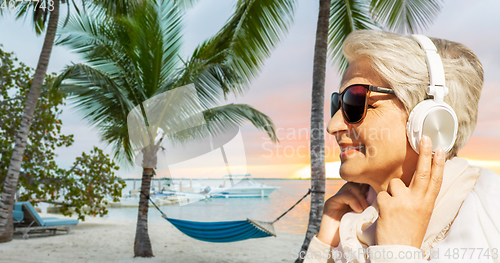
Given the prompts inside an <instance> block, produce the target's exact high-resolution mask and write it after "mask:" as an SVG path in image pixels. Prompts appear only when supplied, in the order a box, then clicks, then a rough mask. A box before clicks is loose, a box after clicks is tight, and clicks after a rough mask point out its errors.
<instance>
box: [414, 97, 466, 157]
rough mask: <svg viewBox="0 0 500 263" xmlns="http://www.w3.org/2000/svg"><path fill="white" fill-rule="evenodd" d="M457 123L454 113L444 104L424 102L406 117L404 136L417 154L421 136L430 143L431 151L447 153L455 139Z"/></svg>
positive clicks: (431, 101) (430, 101)
mask: <svg viewBox="0 0 500 263" xmlns="http://www.w3.org/2000/svg"><path fill="white" fill-rule="evenodd" d="M457 131H458V121H457V115H456V114H455V111H454V110H453V109H452V108H451V107H450V105H448V104H446V103H444V102H443V103H439V104H438V103H436V102H434V101H433V100H430V99H428V100H424V101H423V102H421V103H419V104H417V106H415V108H414V109H413V110H412V112H411V113H410V116H409V117H408V122H407V124H406V135H407V137H408V142H409V143H410V145H411V147H412V148H413V150H415V152H416V153H419V147H420V139H421V138H422V136H423V135H426V136H428V137H429V138H430V139H431V141H432V151H433V152H435V151H436V150H438V149H443V150H444V151H445V152H449V151H450V150H451V148H452V147H453V145H454V144H455V140H456V138H457Z"/></svg>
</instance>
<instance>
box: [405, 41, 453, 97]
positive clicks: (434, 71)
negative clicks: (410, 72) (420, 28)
mask: <svg viewBox="0 0 500 263" xmlns="http://www.w3.org/2000/svg"><path fill="white" fill-rule="evenodd" d="M412 37H413V38H414V39H415V40H416V41H417V42H418V44H419V45H420V47H421V48H422V49H423V50H425V60H426V62H427V68H428V70H429V82H430V84H429V89H428V90H427V94H428V95H432V96H434V101H436V102H437V103H442V102H443V97H444V96H446V95H447V94H448V88H446V85H445V77H444V68H443V63H442V62H441V56H439V54H438V53H437V48H436V46H435V45H434V43H433V42H432V40H430V39H429V38H428V37H427V36H424V35H412Z"/></svg>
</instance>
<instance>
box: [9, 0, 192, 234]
mask: <svg viewBox="0 0 500 263" xmlns="http://www.w3.org/2000/svg"><path fill="white" fill-rule="evenodd" d="M91 1H93V2H96V3H100V4H102V5H104V6H111V5H112V4H114V6H123V3H122V2H127V3H129V5H130V3H134V1H128V0H123V1H122V0H91ZM179 1H181V0H179ZM185 1H187V2H189V1H192V0H185ZM60 3H66V4H67V8H68V14H67V16H66V19H65V23H64V24H66V22H67V21H68V19H69V10H70V3H72V4H73V6H74V8H75V9H76V10H77V12H78V13H79V12H80V11H79V10H78V7H77V5H76V3H75V1H74V0H40V1H16V2H15V4H16V10H18V12H17V17H16V19H19V18H22V17H26V16H29V15H30V13H32V15H33V24H34V28H35V32H36V34H37V35H40V34H42V33H43V31H44V30H45V29H47V30H46V34H45V39H44V42H43V46H42V51H41V53H40V57H39V59H38V64H37V67H36V70H35V75H34V76H33V83H32V85H31V88H30V92H29V94H28V99H27V100H26V104H25V107H24V111H23V117H22V120H21V125H20V127H19V130H18V132H17V135H16V143H15V146H14V151H13V152H12V157H11V160H10V164H9V168H8V173H7V176H6V178H5V182H4V188H3V192H2V193H1V196H0V243H3V242H8V241H11V240H12V237H13V233H14V231H13V230H14V229H13V225H12V210H13V208H14V195H15V193H16V191H17V184H18V181H19V171H20V169H21V164H22V160H23V156H24V151H25V149H26V142H27V140H28V133H29V130H30V127H31V122H32V120H33V115H34V111H35V109H36V105H37V102H38V98H39V97H40V93H41V89H42V84H43V80H44V79H45V74H46V73H47V68H48V65H49V59H50V54H51V53H52V46H53V44H54V39H55V36H56V32H57V25H58V21H59V7H60ZM82 4H83V8H84V10H85V0H82ZM9 5H10V3H9ZM3 11H4V10H3V9H0V15H3ZM114 11H116V10H114V9H110V10H108V13H110V14H113V12H114ZM120 11H121V12H124V11H123V9H121V10H120ZM47 17H48V19H47Z"/></svg>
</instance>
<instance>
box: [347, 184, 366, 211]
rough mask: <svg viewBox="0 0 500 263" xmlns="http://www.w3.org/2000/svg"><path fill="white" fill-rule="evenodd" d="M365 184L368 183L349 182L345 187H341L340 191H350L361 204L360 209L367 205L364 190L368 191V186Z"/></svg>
mask: <svg viewBox="0 0 500 263" xmlns="http://www.w3.org/2000/svg"><path fill="white" fill-rule="evenodd" d="M367 186H368V185H365V184H356V183H351V184H349V185H346V187H345V188H344V189H342V192H346V191H349V192H351V193H352V194H353V195H354V196H355V197H356V198H357V199H358V201H359V203H360V204H361V206H362V209H363V210H364V209H366V208H367V207H368V206H369V204H368V201H366V192H368V189H370V186H368V187H367Z"/></svg>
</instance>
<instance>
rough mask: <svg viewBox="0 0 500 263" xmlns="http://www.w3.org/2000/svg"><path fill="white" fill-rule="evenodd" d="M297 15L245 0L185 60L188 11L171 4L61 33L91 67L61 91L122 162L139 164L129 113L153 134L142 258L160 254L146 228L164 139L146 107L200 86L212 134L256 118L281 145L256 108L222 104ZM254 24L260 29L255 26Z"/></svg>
mask: <svg viewBox="0 0 500 263" xmlns="http://www.w3.org/2000/svg"><path fill="white" fill-rule="evenodd" d="M292 11H293V8H292V6H291V5H290V4H289V3H288V2H287V1H267V2H264V1H263V2H262V4H260V5H257V4H255V3H254V1H239V2H238V4H237V6H236V12H235V14H234V15H233V16H232V17H231V18H230V20H229V21H228V22H227V24H226V25H225V26H224V27H223V28H222V29H221V30H220V31H219V33H218V34H217V35H216V36H214V37H213V38H211V39H209V40H207V41H205V42H204V43H202V44H200V45H199V46H198V47H197V48H196V50H195V51H194V52H193V54H192V56H191V57H190V58H189V59H187V60H186V61H183V60H181V59H180V58H179V48H180V39H181V29H182V27H181V22H182V19H181V17H182V12H181V11H180V10H179V8H178V7H177V6H176V5H175V4H173V3H171V2H168V1H157V2H155V1H150V2H147V1H146V2H143V4H142V5H140V6H137V7H136V9H135V11H134V12H133V13H132V14H130V15H128V16H116V17H106V16H104V15H102V12H93V14H92V15H88V16H87V15H79V16H75V17H72V18H71V19H70V20H69V22H68V25H67V27H66V28H65V29H64V30H63V31H62V34H61V38H60V40H59V41H58V43H59V44H65V45H68V46H69V47H70V48H72V49H73V50H75V51H76V52H78V53H80V54H81V55H82V56H83V57H84V59H85V60H86V61H87V63H86V64H76V65H71V66H68V67H67V68H66V69H65V70H64V71H63V72H62V73H61V75H60V76H59V77H58V78H57V80H56V81H55V83H54V87H60V88H61V89H64V90H65V91H66V92H69V93H70V94H71V95H72V96H73V98H74V99H75V101H76V102H77V103H78V104H77V106H76V107H77V108H79V109H81V110H82V111H83V112H85V113H86V115H85V116H84V118H85V119H87V120H88V121H89V122H91V123H93V124H95V125H96V126H97V127H98V128H99V132H100V135H101V138H102V140H104V141H106V142H108V143H109V144H112V145H113V150H114V152H115V158H117V159H120V160H123V161H125V162H127V163H132V162H133V157H134V155H133V150H134V145H133V143H132V142H131V138H130V133H129V132H130V131H129V130H128V129H127V115H128V114H129V112H130V111H131V110H132V109H133V108H134V107H135V106H139V108H140V110H139V112H141V113H140V115H141V116H139V117H140V118H143V120H144V122H145V126H146V128H147V129H148V130H149V131H151V134H149V135H148V138H147V140H148V143H146V144H145V145H144V146H145V147H143V148H141V151H142V153H143V156H144V159H143V162H142V167H143V173H142V184H141V192H142V193H144V194H141V198H140V202H139V211H138V220H137V229H136V237H135V244H134V255H135V256H136V257H151V256H153V252H152V249H151V242H150V240H149V236H148V231H147V215H148V206H147V202H148V199H147V193H149V188H150V180H151V177H152V176H153V175H154V167H155V162H156V156H157V152H158V149H159V144H160V142H161V140H162V139H163V137H162V139H156V135H157V134H158V133H159V129H158V126H155V123H153V122H152V120H151V119H148V116H147V114H145V113H146V110H145V107H144V106H143V105H144V102H145V101H147V100H149V99H151V98H154V97H156V96H158V95H160V94H163V93H164V92H168V91H174V90H176V89H178V87H181V86H184V85H186V84H189V83H194V86H195V88H196V91H197V94H198V96H199V97H200V100H201V101H202V102H203V105H208V106H210V107H205V108H204V111H203V117H204V121H205V122H206V123H207V126H208V128H209V132H210V134H213V135H216V134H217V133H219V132H221V131H224V130H227V129H228V128H229V127H234V126H237V125H240V124H242V123H243V122H244V121H250V122H251V123H252V124H253V125H254V126H255V127H257V128H259V129H261V130H264V131H265V132H266V133H267V134H268V136H269V137H270V138H271V140H273V141H277V138H276V135H275V131H274V126H273V123H272V121H271V120H270V119H269V118H268V117H267V116H266V115H264V114H263V113H261V112H259V111H257V110H255V109H254V108H252V107H251V106H249V105H245V104H228V105H222V106H220V105H217V106H215V105H216V104H217V94H222V95H223V96H224V97H225V96H226V95H227V94H229V93H236V94H240V93H241V92H242V91H243V90H244V89H245V88H246V87H247V85H248V82H249V81H250V80H251V79H252V78H253V77H254V76H255V75H256V74H257V72H258V70H259V67H260V66H261V65H262V63H263V60H264V59H265V58H266V57H267V56H268V55H269V52H270V49H271V48H272V47H273V46H274V45H275V44H276V43H277V41H279V38H280V36H281V35H282V33H283V28H285V29H286V25H287V24H288V23H289V22H288V20H287V17H288V15H285V14H290V13H292ZM255 23H256V24H259V27H258V28H255V27H253V25H254V24H255ZM279 28H281V29H279ZM63 81H64V82H63ZM214 106H215V107H214ZM183 110H184V109H183ZM166 128H167V129H168V126H167V127H166ZM163 130H165V129H163ZM198 136H201V134H200V133H199V132H197V131H196V130H194V132H192V133H184V134H183V135H182V136H181V137H175V136H171V137H170V138H173V139H181V140H182V139H184V140H185V139H190V138H195V137H198ZM182 137H184V138H182Z"/></svg>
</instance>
